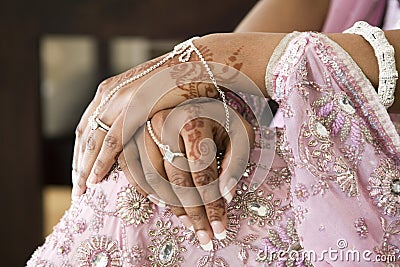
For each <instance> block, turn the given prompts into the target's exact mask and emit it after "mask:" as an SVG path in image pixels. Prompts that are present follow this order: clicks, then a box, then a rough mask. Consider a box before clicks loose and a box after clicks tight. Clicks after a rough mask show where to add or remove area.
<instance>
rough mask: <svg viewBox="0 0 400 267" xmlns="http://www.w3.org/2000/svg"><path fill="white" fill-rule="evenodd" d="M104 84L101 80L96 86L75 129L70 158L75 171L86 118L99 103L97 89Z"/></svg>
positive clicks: (83, 136)
mask: <svg viewBox="0 0 400 267" xmlns="http://www.w3.org/2000/svg"><path fill="white" fill-rule="evenodd" d="M104 84H105V82H102V83H101V84H100V85H99V86H98V90H97V92H96V95H95V97H94V98H93V100H92V101H91V102H90V104H89V105H88V107H87V108H86V110H85V111H84V113H83V115H82V117H81V119H80V121H79V123H78V125H77V127H76V129H75V145H74V155H73V159H72V169H73V170H75V173H76V172H77V170H78V168H79V166H80V164H81V160H82V157H80V156H81V155H82V153H81V151H80V149H79V148H80V147H81V142H82V140H85V135H84V133H85V129H86V128H87V124H88V119H89V117H90V116H91V115H92V114H93V112H94V111H95V110H96V107H97V106H98V105H99V104H100V101H101V95H100V94H99V91H100V89H101V88H102V87H104ZM73 179H74V178H73Z"/></svg>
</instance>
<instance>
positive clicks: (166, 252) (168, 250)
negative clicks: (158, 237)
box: [158, 241, 175, 264]
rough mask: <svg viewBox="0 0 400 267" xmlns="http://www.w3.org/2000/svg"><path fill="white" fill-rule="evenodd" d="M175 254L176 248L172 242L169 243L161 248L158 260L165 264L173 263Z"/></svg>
mask: <svg viewBox="0 0 400 267" xmlns="http://www.w3.org/2000/svg"><path fill="white" fill-rule="evenodd" d="M174 254H175V249H174V246H173V244H172V243H171V242H169V241H167V242H165V243H164V245H162V246H161V249H160V251H159V254H158V258H159V259H160V261H161V262H162V263H163V264H167V263H168V262H170V261H171V259H172V257H173V255H174Z"/></svg>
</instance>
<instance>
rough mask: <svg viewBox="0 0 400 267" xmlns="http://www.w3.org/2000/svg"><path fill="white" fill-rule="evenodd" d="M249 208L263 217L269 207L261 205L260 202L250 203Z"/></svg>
mask: <svg viewBox="0 0 400 267" xmlns="http://www.w3.org/2000/svg"><path fill="white" fill-rule="evenodd" d="M248 208H249V211H250V212H252V213H253V214H255V215H258V216H261V217H264V216H265V215H267V213H268V207H266V206H264V205H261V204H260V203H258V202H251V203H249V204H248Z"/></svg>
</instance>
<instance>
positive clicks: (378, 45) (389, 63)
mask: <svg viewBox="0 0 400 267" xmlns="http://www.w3.org/2000/svg"><path fill="white" fill-rule="evenodd" d="M343 33H352V34H358V35H361V36H362V37H363V38H364V39H365V40H366V41H368V42H369V43H370V45H371V46H372V48H373V49H374V52H375V56H376V58H377V60H378V66H379V86H378V96H379V99H380V102H381V103H382V104H383V105H384V106H385V107H386V109H387V108H389V107H390V106H391V105H392V104H393V102H394V91H395V89H396V81H397V78H398V72H397V69H396V61H395V57H394V48H393V46H392V45H390V44H389V42H388V40H387V39H386V37H385V34H384V32H383V31H382V30H381V29H380V28H378V27H373V26H371V25H369V24H368V23H367V22H365V21H358V22H356V23H355V24H354V25H353V26H352V27H351V28H349V29H347V30H345V31H344V32H343Z"/></svg>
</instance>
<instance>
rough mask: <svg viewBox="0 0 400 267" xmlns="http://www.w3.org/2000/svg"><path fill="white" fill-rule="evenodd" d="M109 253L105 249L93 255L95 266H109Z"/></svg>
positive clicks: (93, 264)
mask: <svg viewBox="0 0 400 267" xmlns="http://www.w3.org/2000/svg"><path fill="white" fill-rule="evenodd" d="M108 261H109V258H108V255H107V253H105V252H104V251H101V252H98V253H96V254H94V255H93V257H92V265H91V266H93V267H107V266H108Z"/></svg>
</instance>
